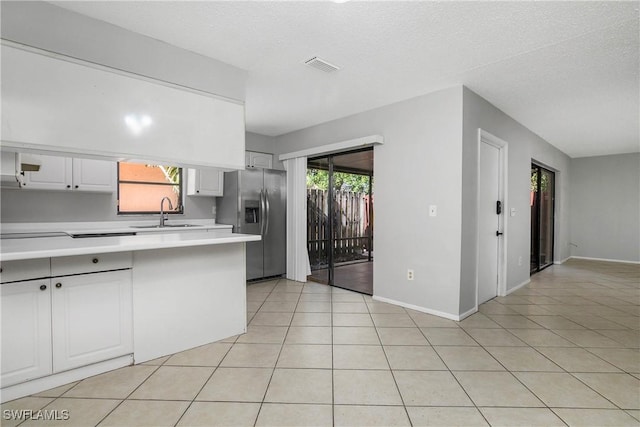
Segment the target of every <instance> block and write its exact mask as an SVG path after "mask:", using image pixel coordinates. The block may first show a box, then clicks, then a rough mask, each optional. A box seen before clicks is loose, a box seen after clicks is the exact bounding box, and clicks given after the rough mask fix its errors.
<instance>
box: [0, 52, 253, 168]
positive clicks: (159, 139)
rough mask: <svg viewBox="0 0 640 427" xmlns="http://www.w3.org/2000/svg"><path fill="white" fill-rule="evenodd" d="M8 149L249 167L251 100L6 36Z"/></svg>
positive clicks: (4, 140) (4, 101)
mask: <svg viewBox="0 0 640 427" xmlns="http://www.w3.org/2000/svg"><path fill="white" fill-rule="evenodd" d="M1 49H2V51H1V56H2V90H3V93H2V146H3V149H4V150H6V149H12V150H20V151H31V152H40V153H49V154H52V153H57V154H62V155H67V156H69V155H73V156H84V157H94V158H102V159H111V160H144V161H156V162H158V163H169V164H174V165H178V166H184V167H188V166H190V167H218V168H223V169H243V168H244V147H245V141H244V137H245V124H244V105H243V104H242V103H239V102H238V101H235V100H229V99H225V98H221V97H216V96H212V95H210V94H207V93H204V92H198V91H193V90H188V89H184V88H180V87H176V86H172V85H170V84H165V83H163V82H158V81H155V80H152V79H148V78H145V77H141V76H137V75H132V74H129V73H125V72H121V71H119V70H114V69H110V68H107V67H103V66H99V65H95V64H90V63H86V62H83V61H78V60H75V59H73V58H69V57H64V56H60V55H54V54H50V53H48V52H44V51H40V50H37V49H33V48H26V47H24V46H22V45H18V44H15V43H9V42H3V43H2V46H1Z"/></svg>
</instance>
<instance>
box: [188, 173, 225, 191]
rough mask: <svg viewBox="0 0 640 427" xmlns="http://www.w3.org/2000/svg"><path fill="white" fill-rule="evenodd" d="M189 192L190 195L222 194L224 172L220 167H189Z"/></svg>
mask: <svg viewBox="0 0 640 427" xmlns="http://www.w3.org/2000/svg"><path fill="white" fill-rule="evenodd" d="M188 180H189V183H188V184H187V188H188V191H187V194H188V195H190V196H222V195H223V191H224V172H223V171H221V170H218V169H202V170H196V169H189V174H188Z"/></svg>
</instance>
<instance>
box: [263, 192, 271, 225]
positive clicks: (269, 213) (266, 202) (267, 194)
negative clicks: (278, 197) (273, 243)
mask: <svg viewBox="0 0 640 427" xmlns="http://www.w3.org/2000/svg"><path fill="white" fill-rule="evenodd" d="M264 205H265V207H266V208H267V215H266V217H265V219H264V235H265V236H266V235H267V233H269V220H270V219H271V218H270V216H271V212H270V211H271V205H269V191H267V190H266V189H265V190H264Z"/></svg>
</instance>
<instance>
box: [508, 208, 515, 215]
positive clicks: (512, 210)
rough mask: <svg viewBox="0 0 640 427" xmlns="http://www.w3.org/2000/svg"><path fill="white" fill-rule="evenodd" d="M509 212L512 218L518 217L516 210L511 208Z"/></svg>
mask: <svg viewBox="0 0 640 427" xmlns="http://www.w3.org/2000/svg"><path fill="white" fill-rule="evenodd" d="M509 212H510V215H511V216H516V208H511V210H510V211H509Z"/></svg>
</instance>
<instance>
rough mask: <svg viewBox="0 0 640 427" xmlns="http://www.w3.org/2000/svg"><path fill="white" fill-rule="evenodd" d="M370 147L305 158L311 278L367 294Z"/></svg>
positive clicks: (370, 272) (370, 233) (369, 278)
mask: <svg viewBox="0 0 640 427" xmlns="http://www.w3.org/2000/svg"><path fill="white" fill-rule="evenodd" d="M372 188H373V150H372V149H366V150H358V151H354V152H349V153H343V154H334V155H330V156H327V157H322V158H314V159H309V161H308V163H307V247H308V252H309V261H310V264H311V270H312V271H311V273H312V274H311V278H312V279H313V280H316V281H320V282H323V283H327V284H329V285H332V286H337V287H341V288H345V289H350V290H354V291H357V292H362V293H366V294H369V295H371V294H372V293H373V264H372V261H373V222H372V214H373V197H372Z"/></svg>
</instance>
